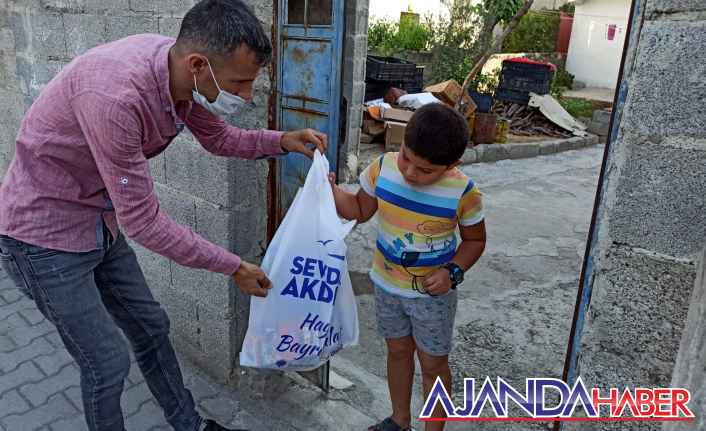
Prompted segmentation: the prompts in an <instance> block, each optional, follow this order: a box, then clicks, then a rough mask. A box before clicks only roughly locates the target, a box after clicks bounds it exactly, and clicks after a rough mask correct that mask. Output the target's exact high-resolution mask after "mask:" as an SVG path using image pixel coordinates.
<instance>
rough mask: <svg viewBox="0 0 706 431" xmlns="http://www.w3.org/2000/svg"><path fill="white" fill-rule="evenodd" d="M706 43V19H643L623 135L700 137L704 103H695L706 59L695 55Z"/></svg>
mask: <svg viewBox="0 0 706 431" xmlns="http://www.w3.org/2000/svg"><path fill="white" fill-rule="evenodd" d="M668 3H669V4H672V3H673V2H668ZM663 4H666V3H663ZM704 44H706V21H703V20H701V21H695V22H689V21H646V22H645V24H644V26H643V28H642V31H641V35H640V49H639V50H638V54H637V58H636V59H635V66H634V68H633V74H632V78H631V81H632V82H631V84H630V93H629V95H628V103H627V105H626V107H625V110H624V112H625V113H624V117H623V121H622V129H623V130H624V131H626V133H631V134H640V135H642V136H649V137H651V138H652V139H656V138H660V137H665V136H669V135H681V136H688V137H700V136H703V131H704V130H705V129H706V105H704V104H703V103H693V101H694V100H703V99H704V98H706V80H704V79H703V77H704V76H706V63H705V62H704V61H703V60H702V58H700V56H698V55H694V47H695V46H704ZM674 64H678V65H679V67H673V65H674Z"/></svg>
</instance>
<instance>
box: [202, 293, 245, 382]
mask: <svg viewBox="0 0 706 431" xmlns="http://www.w3.org/2000/svg"><path fill="white" fill-rule="evenodd" d="M199 323H200V325H201V333H200V339H199V342H200V345H201V346H202V348H203V351H204V353H205V355H206V357H207V358H208V360H209V361H210V362H212V363H213V365H212V366H215V367H216V368H220V369H227V368H229V367H230V366H231V364H232V361H233V359H234V356H235V354H234V352H235V351H236V350H235V348H234V346H233V340H232V337H231V328H232V324H233V321H232V318H231V317H227V318H224V317H223V315H222V313H221V312H220V311H219V310H213V309H211V308H209V307H207V306H203V305H199ZM226 346H227V347H226ZM238 351H239V350H238Z"/></svg>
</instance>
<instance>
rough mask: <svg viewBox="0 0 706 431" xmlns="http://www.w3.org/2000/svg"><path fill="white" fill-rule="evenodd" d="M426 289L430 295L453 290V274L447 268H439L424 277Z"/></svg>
mask: <svg viewBox="0 0 706 431" xmlns="http://www.w3.org/2000/svg"><path fill="white" fill-rule="evenodd" d="M423 286H424V290H426V292H427V293H428V294H430V295H433V296H439V295H443V294H445V293H447V292H448V291H449V290H451V286H452V285H451V276H450V273H449V270H448V269H446V268H439V269H437V270H436V271H434V272H433V273H431V275H429V276H428V277H426V278H425V279H424V283H423Z"/></svg>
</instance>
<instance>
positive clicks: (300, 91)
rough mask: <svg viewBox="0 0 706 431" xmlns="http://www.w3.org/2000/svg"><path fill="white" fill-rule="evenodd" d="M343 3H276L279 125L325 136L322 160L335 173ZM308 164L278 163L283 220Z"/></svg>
mask: <svg viewBox="0 0 706 431" xmlns="http://www.w3.org/2000/svg"><path fill="white" fill-rule="evenodd" d="M343 2H344V0H281V1H280V2H279V13H278V16H279V32H278V34H279V49H278V52H279V62H278V64H279V72H278V80H277V89H278V91H277V96H278V97H277V99H278V100H277V106H278V112H277V119H278V126H279V129H280V130H297V129H303V128H312V129H316V130H319V131H320V132H322V133H325V134H326V135H328V139H329V141H328V150H327V152H326V157H327V158H328V160H329V163H330V166H331V170H332V171H333V172H337V170H338V148H339V142H338V140H339V124H338V122H339V116H340V103H341V63H342V57H343V49H342V45H343V27H344V8H343ZM310 164H311V162H310V161H309V160H308V159H307V158H306V157H304V156H302V155H300V154H290V155H288V156H287V157H285V158H283V159H282V160H281V161H280V162H279V163H278V180H279V181H278V187H277V190H278V195H279V196H278V202H277V203H278V205H277V207H278V208H279V211H278V212H279V216H280V217H282V215H283V214H284V212H285V211H286V209H287V208H289V206H290V204H291V203H292V201H293V199H294V196H295V195H296V192H297V190H298V189H299V187H301V186H302V185H303V184H304V179H305V178H306V174H307V172H308V171H309V166H310Z"/></svg>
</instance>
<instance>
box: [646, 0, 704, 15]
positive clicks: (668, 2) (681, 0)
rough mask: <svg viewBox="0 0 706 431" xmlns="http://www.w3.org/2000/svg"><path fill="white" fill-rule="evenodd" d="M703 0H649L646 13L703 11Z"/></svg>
mask: <svg viewBox="0 0 706 431" xmlns="http://www.w3.org/2000/svg"><path fill="white" fill-rule="evenodd" d="M704 10H706V5H704V2H703V0H650V1H649V2H648V3H647V13H648V15H649V14H651V13H654V12H689V11H704Z"/></svg>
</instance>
